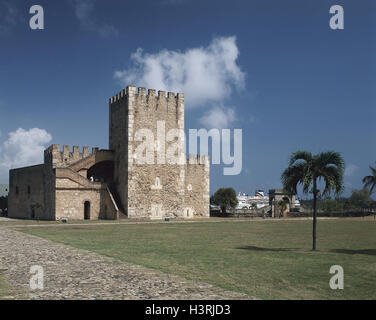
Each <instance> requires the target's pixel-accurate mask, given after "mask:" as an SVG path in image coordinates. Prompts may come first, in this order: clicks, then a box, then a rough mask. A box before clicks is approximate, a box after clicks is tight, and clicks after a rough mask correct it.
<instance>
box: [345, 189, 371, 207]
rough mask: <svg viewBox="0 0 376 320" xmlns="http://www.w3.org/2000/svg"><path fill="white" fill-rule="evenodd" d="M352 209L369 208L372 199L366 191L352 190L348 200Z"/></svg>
mask: <svg viewBox="0 0 376 320" xmlns="http://www.w3.org/2000/svg"><path fill="white" fill-rule="evenodd" d="M348 202H349V203H350V205H351V207H352V208H353V209H368V208H370V207H371V204H372V199H371V197H370V192H369V190H368V189H366V188H363V189H361V190H353V191H352V193H351V196H350V197H349V199H348Z"/></svg>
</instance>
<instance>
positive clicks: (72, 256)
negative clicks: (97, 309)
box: [0, 227, 252, 300]
mask: <svg viewBox="0 0 376 320" xmlns="http://www.w3.org/2000/svg"><path fill="white" fill-rule="evenodd" d="M32 265H40V266H42V267H43V270H44V289H43V290H33V291H32V290H31V289H30V286H29V281H30V277H31V276H32V274H30V273H29V272H30V267H31V266H32ZM0 273H1V274H2V275H3V276H4V278H5V280H6V281H7V282H8V283H9V284H10V285H11V286H12V287H14V288H15V289H16V291H17V293H16V294H15V295H14V296H13V298H14V299H20V298H26V299H27V298H30V299H174V300H175V299H213V300H220V299H252V297H249V296H246V295H244V294H241V293H236V292H229V291H225V290H223V289H221V288H218V287H215V286H212V285H210V284H206V283H197V282H193V281H189V280H186V279H183V278H181V277H178V276H174V275H169V274H165V273H162V272H159V271H156V270H151V269H148V268H145V267H142V266H139V265H134V264H130V263H124V262H120V261H118V260H115V259H112V258H108V257H104V256H101V255H99V254H96V253H93V252H89V251H85V250H81V249H76V248H72V247H68V246H65V245H63V244H58V243H54V242H51V241H49V240H45V239H42V238H38V237H35V236H32V235H27V234H24V233H21V232H18V231H14V230H12V229H9V228H5V227H0ZM0 295H1V294H0Z"/></svg>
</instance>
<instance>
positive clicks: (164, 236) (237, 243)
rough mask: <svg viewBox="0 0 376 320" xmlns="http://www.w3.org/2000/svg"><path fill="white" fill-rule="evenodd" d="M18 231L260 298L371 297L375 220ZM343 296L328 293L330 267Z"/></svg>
mask: <svg viewBox="0 0 376 320" xmlns="http://www.w3.org/2000/svg"><path fill="white" fill-rule="evenodd" d="M19 230H20V231H23V232H27V233H30V234H33V235H36V236H40V237H43V238H47V239H50V240H52V241H56V242H61V243H64V244H67V245H70V246H73V247H77V248H83V249H87V250H90V251H95V252H97V253H99V254H102V255H106V256H110V257H114V258H117V259H119V260H123V261H127V262H132V263H136V264H139V265H143V266H146V267H149V268H154V269H158V270H162V271H163V272H166V273H172V274H177V275H180V276H183V277H185V278H188V279H193V280H196V281H204V282H208V283H211V284H214V285H217V286H220V287H222V288H225V289H230V290H235V291H239V292H244V293H247V294H249V295H251V296H255V297H257V298H261V299H376V221H374V220H362V219H334V220H319V221H318V241H317V247H318V250H317V251H316V252H312V251H311V245H312V243H311V241H312V240H311V239H312V235H311V230H312V222H311V221H309V220H293V219H290V220H279V221H273V220H265V221H247V222H235V221H228V222H215V223H214V222H196V223H161V224H159V223H158V224H155V223H152V224H129V225H127V224H122V225H119V224H108V225H94V224H92V225H85V226H69V225H66V226H64V227H55V226H50V227H44V228H42V227H41V228H38V227H34V228H30V227H26V226H25V227H24V228H20V229H19ZM332 265H341V266H342V267H343V268H344V274H345V277H344V279H345V281H344V283H345V288H344V290H331V289H330V288H329V279H330V277H331V276H332V275H331V274H329V269H330V266H332Z"/></svg>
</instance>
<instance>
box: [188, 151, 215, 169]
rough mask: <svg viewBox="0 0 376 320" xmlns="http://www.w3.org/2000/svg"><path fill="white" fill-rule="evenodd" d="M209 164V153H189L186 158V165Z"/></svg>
mask: <svg viewBox="0 0 376 320" xmlns="http://www.w3.org/2000/svg"><path fill="white" fill-rule="evenodd" d="M196 164H198V165H204V166H209V165H210V156H209V155H201V154H192V153H191V154H189V157H188V159H187V165H196Z"/></svg>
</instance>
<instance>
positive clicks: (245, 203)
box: [236, 190, 269, 209]
mask: <svg viewBox="0 0 376 320" xmlns="http://www.w3.org/2000/svg"><path fill="white" fill-rule="evenodd" d="M236 198H237V199H238V206H237V207H236V209H245V208H246V209H252V208H254V206H255V205H256V208H257V209H260V208H263V207H266V206H268V205H269V197H268V196H265V193H264V191H263V190H256V192H255V195H254V196H248V195H247V194H245V193H241V192H239V193H238V196H237V197H236Z"/></svg>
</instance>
